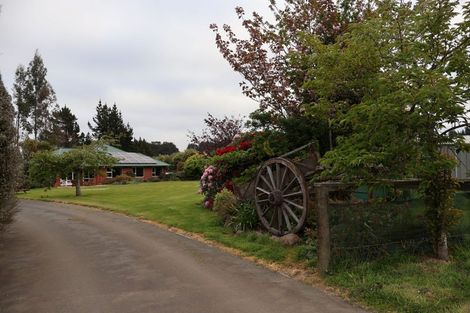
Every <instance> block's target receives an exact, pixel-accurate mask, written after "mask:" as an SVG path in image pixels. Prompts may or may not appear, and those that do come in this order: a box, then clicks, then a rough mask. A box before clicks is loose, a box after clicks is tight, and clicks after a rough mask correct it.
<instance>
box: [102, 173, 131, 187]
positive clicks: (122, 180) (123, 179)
mask: <svg viewBox="0 0 470 313" xmlns="http://www.w3.org/2000/svg"><path fill="white" fill-rule="evenodd" d="M130 181H132V177H131V176H129V175H126V174H122V175H118V176H116V177H113V178H111V179H107V180H106V183H107V184H116V185H125V184H127V183H129V182H130Z"/></svg>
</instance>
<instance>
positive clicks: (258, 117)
mask: <svg viewBox="0 0 470 313" xmlns="http://www.w3.org/2000/svg"><path fill="white" fill-rule="evenodd" d="M267 2H269V10H270V11H271V13H272V16H271V17H263V16H261V15H260V14H259V13H257V12H254V13H253V14H252V15H251V16H249V15H247V14H246V13H245V10H244V9H243V8H241V7H237V8H236V14H237V16H238V18H239V19H240V22H241V24H242V26H243V28H244V29H245V30H246V33H247V34H248V36H244V35H242V36H240V35H238V34H237V33H235V31H233V29H232V27H231V26H230V25H223V26H222V27H219V26H218V25H216V24H212V25H211V26H210V27H211V29H212V30H213V31H214V32H215V34H216V37H215V41H216V44H217V47H218V49H219V51H220V53H221V54H222V56H223V57H224V58H225V59H226V60H227V61H228V63H229V64H230V65H231V67H232V68H233V70H234V71H236V72H238V73H239V74H240V75H241V76H242V78H243V80H242V81H241V83H240V86H241V88H242V92H243V93H244V94H245V95H246V96H248V97H249V98H251V99H252V100H254V101H256V102H258V103H259V109H258V110H257V111H255V112H253V113H252V115H251V118H252V120H253V121H254V123H253V124H252V126H254V127H255V128H257V129H263V130H273V129H274V130H279V131H281V132H282V133H284V134H286V135H287V137H288V138H287V139H286V142H289V144H290V145H291V146H290V147H289V148H294V147H296V146H299V145H302V144H304V143H305V141H312V140H314V139H317V140H319V141H320V146H321V148H322V150H326V149H328V148H330V147H331V146H332V145H333V143H332V141H333V140H331V142H330V140H329V135H328V133H329V132H330V129H329V125H328V123H327V122H325V121H324V120H314V119H312V118H310V117H308V116H305V115H304V114H303V112H304V107H303V105H304V103H313V102H315V101H316V99H317V94H316V91H315V90H313V89H306V88H304V87H303V85H304V82H305V80H306V76H307V73H308V70H309V67H308V66H306V62H304V56H305V55H306V54H307V53H308V52H309V51H310V47H309V46H308V45H305V41H304V40H303V37H304V36H305V35H315V36H316V38H318V39H319V40H320V41H321V42H322V43H324V44H332V43H334V42H335V41H336V38H337V37H338V36H339V35H340V34H342V33H343V32H344V31H345V30H347V28H348V25H349V24H350V23H351V22H354V21H357V20H361V19H363V18H364V17H365V16H366V15H367V13H368V12H369V5H368V2H369V1H367V0H364V1H361V0H340V1H334V0H286V1H276V0H270V1H267ZM293 56H295V58H293ZM331 137H332V139H333V133H331Z"/></svg>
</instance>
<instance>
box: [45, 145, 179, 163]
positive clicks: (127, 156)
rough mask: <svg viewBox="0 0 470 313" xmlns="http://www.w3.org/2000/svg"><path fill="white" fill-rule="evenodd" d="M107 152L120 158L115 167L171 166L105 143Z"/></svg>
mask: <svg viewBox="0 0 470 313" xmlns="http://www.w3.org/2000/svg"><path fill="white" fill-rule="evenodd" d="M104 147H105V149H106V152H107V153H108V154H109V155H111V156H112V157H115V158H116V159H118V163H117V164H115V165H114V166H115V167H165V166H170V165H169V164H167V163H165V162H162V161H160V160H157V159H154V158H151V157H149V156H146V155H143V154H142V153H136V152H126V151H123V150H121V149H118V148H116V147H113V146H109V145H105V146H104ZM70 150H72V148H59V149H57V150H55V151H54V153H56V154H59V155H60V154H63V153H65V152H67V151H70Z"/></svg>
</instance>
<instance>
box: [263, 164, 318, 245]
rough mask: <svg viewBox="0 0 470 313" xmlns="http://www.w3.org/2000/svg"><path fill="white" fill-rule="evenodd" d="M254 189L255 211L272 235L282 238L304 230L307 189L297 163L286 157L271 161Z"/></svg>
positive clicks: (266, 165)
mask: <svg viewBox="0 0 470 313" xmlns="http://www.w3.org/2000/svg"><path fill="white" fill-rule="evenodd" d="M255 187H256V188H255V203H256V211H257V213H258V216H259V218H260V220H261V223H262V224H263V226H264V227H266V229H267V230H269V232H271V233H272V234H274V235H277V236H282V235H285V234H287V233H296V232H298V231H299V230H301V229H302V227H303V226H304V224H305V220H306V218H307V208H308V203H309V199H308V188H307V186H306V183H305V178H304V175H303V174H302V172H301V171H300V170H299V169H298V168H297V167H296V166H295V164H294V163H292V162H291V161H289V160H287V159H283V158H274V159H270V160H268V161H267V162H266V163H264V165H263V167H262V168H261V169H260V171H259V172H258V176H257V177H256V185H255Z"/></svg>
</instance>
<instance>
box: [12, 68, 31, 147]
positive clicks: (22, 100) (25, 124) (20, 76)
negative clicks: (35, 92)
mask: <svg viewBox="0 0 470 313" xmlns="http://www.w3.org/2000/svg"><path fill="white" fill-rule="evenodd" d="M27 78H28V75H27V71H26V68H25V67H24V66H23V65H20V66H18V68H17V69H16V72H15V83H14V84H13V98H14V104H15V106H16V130H17V137H16V141H17V142H19V141H20V138H21V129H24V130H28V129H29V128H30V124H29V121H28V118H29V116H30V114H31V105H30V103H28V101H27V98H28V92H29V84H28V80H27Z"/></svg>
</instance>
